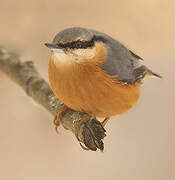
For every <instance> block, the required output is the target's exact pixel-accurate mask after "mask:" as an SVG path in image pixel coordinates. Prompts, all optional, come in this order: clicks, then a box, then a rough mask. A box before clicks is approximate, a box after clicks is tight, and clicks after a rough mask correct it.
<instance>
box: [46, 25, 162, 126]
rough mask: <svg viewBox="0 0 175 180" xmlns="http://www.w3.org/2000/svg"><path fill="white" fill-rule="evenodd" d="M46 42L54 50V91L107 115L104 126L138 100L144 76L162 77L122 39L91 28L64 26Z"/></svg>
mask: <svg viewBox="0 0 175 180" xmlns="http://www.w3.org/2000/svg"><path fill="white" fill-rule="evenodd" d="M45 45H46V46H47V47H48V48H50V49H51V51H52V53H51V58H50V61H49V81H50V84H51V88H52V90H53V92H54V94H55V95H56V96H57V97H58V98H59V99H60V100H61V101H62V102H63V103H64V104H65V106H67V107H70V108H71V109H74V110H77V111H83V112H87V113H89V114H90V115H93V116H95V117H99V118H105V120H104V121H103V122H102V125H103V126H104V125H105V124H106V122H107V120H108V119H109V117H111V116H115V115H118V114H122V113H124V112H126V111H128V110H129V109H130V108H132V107H133V106H134V105H135V104H136V103H137V101H138V99H139V96H140V87H141V81H142V79H143V78H144V77H145V76H148V75H149V76H157V77H161V76H160V75H158V74H156V73H153V72H152V71H151V70H150V69H149V68H147V67H146V66H145V65H143V61H142V58H141V57H139V56H138V55H136V54H135V53H134V52H132V51H131V50H129V49H127V48H126V47H125V46H124V45H123V44H121V43H120V42H119V41H117V40H115V39H113V38H112V37H110V36H108V35H106V34H104V33H102V32H98V31H95V30H92V29H85V28H80V27H73V28H69V29H65V30H63V31H61V32H59V33H58V34H57V35H56V36H55V38H54V40H53V42H52V43H46V44H45ZM64 110H65V108H64Z"/></svg>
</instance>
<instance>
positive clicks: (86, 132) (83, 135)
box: [76, 115, 106, 151]
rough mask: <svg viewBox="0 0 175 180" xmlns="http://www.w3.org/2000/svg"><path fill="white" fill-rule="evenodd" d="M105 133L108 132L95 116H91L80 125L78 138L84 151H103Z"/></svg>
mask: <svg viewBox="0 0 175 180" xmlns="http://www.w3.org/2000/svg"><path fill="white" fill-rule="evenodd" d="M105 132H106V130H105V129H104V127H103V126H102V124H101V123H100V122H99V121H98V120H97V119H96V118H95V117H94V116H90V115H89V116H87V118H86V119H85V120H83V121H82V122H81V123H80V127H79V132H78V134H77V135H76V137H77V139H78V141H79V142H80V145H81V147H82V148H83V149H84V150H92V151H96V150H97V149H100V150H101V151H103V149H104V144H103V141H102V140H103V138H104V137H105V136H106V134H105ZM82 143H83V144H84V145H85V146H84V145H82Z"/></svg>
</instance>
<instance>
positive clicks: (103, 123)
mask: <svg viewBox="0 0 175 180" xmlns="http://www.w3.org/2000/svg"><path fill="white" fill-rule="evenodd" d="M109 119H110V117H106V118H105V119H104V120H103V121H102V122H101V125H102V126H103V127H105V125H106V123H107V122H108V120H109Z"/></svg>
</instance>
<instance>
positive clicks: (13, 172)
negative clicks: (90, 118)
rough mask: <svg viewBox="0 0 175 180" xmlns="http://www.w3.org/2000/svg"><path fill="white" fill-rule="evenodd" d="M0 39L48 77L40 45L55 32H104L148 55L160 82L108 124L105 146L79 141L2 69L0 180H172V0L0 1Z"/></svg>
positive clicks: (45, 53) (151, 84)
mask: <svg viewBox="0 0 175 180" xmlns="http://www.w3.org/2000/svg"><path fill="white" fill-rule="evenodd" d="M0 23H1V27H0V44H2V45H5V46H6V47H8V48H10V49H13V50H15V51H16V52H18V53H19V54H20V55H21V58H22V59H23V60H33V61H34V62H35V63H36V64H37V67H38V69H39V72H40V73H41V74H42V76H43V77H45V79H47V64H48V58H49V55H50V53H49V51H48V49H47V48H46V47H45V46H44V43H45V42H49V41H51V40H52V38H53V36H54V35H55V34H56V33H57V32H58V31H60V30H62V29H64V28H67V27H71V26H82V27H88V28H93V29H97V30H100V31H103V32H105V33H107V34H109V35H111V36H113V37H114V38H116V39H118V40H120V41H121V42H123V43H124V44H125V45H126V46H127V47H129V48H130V49H132V50H133V51H135V52H136V53H137V54H138V55H140V56H141V57H143V58H144V59H145V63H146V64H147V65H148V66H149V67H150V68H151V69H152V70H154V71H155V72H157V73H160V74H161V75H163V76H164V79H163V80H159V79H146V80H145V81H144V85H143V87H142V95H141V98H140V101H139V103H138V105H137V106H136V107H135V108H134V109H132V110H131V111H129V112H128V113H126V114H124V115H122V116H119V117H116V118H114V119H112V120H111V121H110V122H109V123H108V124H107V127H106V129H107V137H106V138H105V140H104V142H105V151H104V153H101V152H99V151H98V152H90V151H88V152H86V151H84V150H82V149H81V148H80V146H79V144H78V142H77V140H76V138H75V137H74V136H73V135H72V134H71V133H70V132H69V131H66V130H64V129H63V128H61V130H60V135H57V134H56V132H55V130H54V126H53V124H52V120H53V117H52V116H51V115H50V114H49V113H48V112H47V111H46V110H44V109H43V108H42V107H41V106H40V105H37V104H35V103H34V102H33V100H31V99H30V98H28V97H27V96H26V95H25V93H24V92H23V90H22V89H21V88H19V87H18V86H17V85H16V84H14V83H13V82H11V80H9V79H8V78H7V77H6V76H5V75H4V74H3V73H1V72H0V120H1V126H0V171H1V172H0V179H1V180H31V179H32V180H40V179H41V180H57V179H60V180H69V179H72V180H74V179H76V180H81V179H83V180H89V179H94V180H98V179H100V180H106V179H110V180H116V179H117V180H174V179H175V109H174V107H175V106H174V105H175V103H174V102H175V3H174V1H173V0H133V1H130V0H126V1H123V0H118V1H116V0H110V1H106V0H96V1H94V0H93V1H92V0H77V1H73V0H72V1H71V0H37V1H36V0H30V1H25V0H14V1H13V0H0Z"/></svg>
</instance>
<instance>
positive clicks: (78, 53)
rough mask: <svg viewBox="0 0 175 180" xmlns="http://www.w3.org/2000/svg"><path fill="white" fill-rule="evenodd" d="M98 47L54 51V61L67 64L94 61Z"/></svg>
mask: <svg viewBox="0 0 175 180" xmlns="http://www.w3.org/2000/svg"><path fill="white" fill-rule="evenodd" d="M95 52H96V47H93V48H87V49H71V50H70V49H69V50H62V49H53V50H52V55H51V56H52V59H53V60H54V62H55V63H57V62H59V63H67V62H72V61H81V60H86V59H92V58H93V57H94V56H95Z"/></svg>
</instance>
